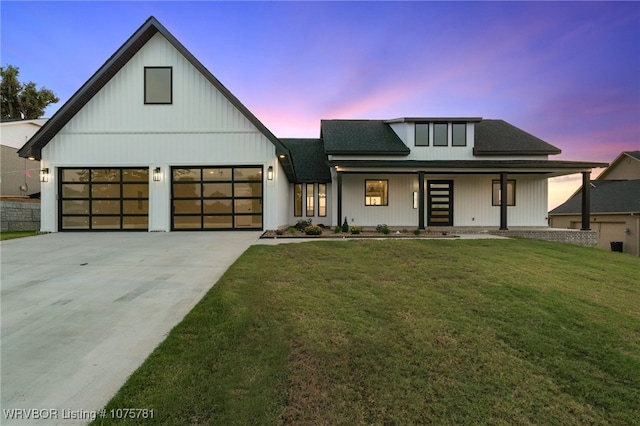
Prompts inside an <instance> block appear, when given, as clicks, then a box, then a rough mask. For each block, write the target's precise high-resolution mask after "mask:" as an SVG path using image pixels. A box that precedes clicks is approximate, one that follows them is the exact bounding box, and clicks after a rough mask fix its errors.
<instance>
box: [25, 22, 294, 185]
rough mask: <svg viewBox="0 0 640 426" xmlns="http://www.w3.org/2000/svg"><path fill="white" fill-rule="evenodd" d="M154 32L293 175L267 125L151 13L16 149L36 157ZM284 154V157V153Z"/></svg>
mask: <svg viewBox="0 0 640 426" xmlns="http://www.w3.org/2000/svg"><path fill="white" fill-rule="evenodd" d="M157 33H160V34H162V36H163V37H164V38H165V39H166V40H167V41H168V42H169V43H170V44H171V45H172V46H173V47H174V48H175V49H176V50H177V51H178V52H179V53H180V54H181V55H182V56H183V57H184V58H185V59H186V60H187V61H189V62H190V63H191V65H193V66H194V67H195V68H196V69H197V70H198V71H199V72H200V73H201V74H202V75H203V76H204V77H205V78H206V79H207V80H209V82H210V83H211V84H212V85H213V86H214V87H215V88H216V89H217V90H218V91H219V92H220V93H221V94H222V95H223V96H224V97H225V98H227V100H228V101H229V102H231V104H233V106H234V107H236V108H237V109H238V110H239V111H240V112H241V113H242V114H243V115H244V116H245V117H246V118H247V119H248V120H249V121H250V122H251V123H252V124H253V125H254V126H255V127H256V128H257V129H258V130H259V131H260V132H261V133H262V134H263V135H264V136H265V137H266V138H267V139H268V140H269V141H271V143H273V144H274V145H275V147H276V155H277V156H278V157H279V158H280V162H281V164H282V166H283V168H284V170H285V173H286V174H287V177H288V178H291V179H293V178H294V172H293V164H292V163H291V162H290V158H291V155H290V153H289V150H288V149H287V147H286V146H285V145H283V144H282V142H280V140H279V139H278V138H277V137H276V136H275V135H274V134H273V133H271V131H270V130H269V129H267V128H266V127H265V126H264V124H262V123H261V122H260V120H258V118H257V117H256V116H255V115H253V114H252V113H251V111H249V110H248V109H247V107H245V106H244V105H243V104H242V103H241V102H240V101H239V100H238V98H236V97H235V96H234V95H233V94H232V93H231V92H230V91H229V89H227V88H226V87H225V86H224V85H223V84H222V83H220V81H219V80H218V79H217V78H215V77H214V76H213V74H211V72H210V71H209V70H208V69H207V68H206V67H205V66H204V65H202V63H201V62H200V61H198V59H196V57H195V56H193V54H192V53H191V52H189V51H188V50H187V49H186V48H185V47H184V46H183V45H182V43H180V42H179V41H178V39H176V38H175V37H174V36H173V35H172V34H171V33H170V32H169V31H168V30H167V29H166V28H165V27H164V26H163V25H162V24H161V23H160V22H159V21H158V20H157V19H156V18H155V17H154V16H150V17H149V18H148V19H147V20H146V21H145V22H144V23H143V24H142V25H141V26H140V27H139V28H138V29H137V30H136V31H135V32H134V33H133V34H132V35H131V37H129V38H128V39H127V41H125V42H124V44H123V45H122V46H120V48H119V49H118V50H116V51H115V53H114V54H113V55H111V57H109V59H107V61H106V62H105V63H104V64H103V65H102V66H101V67H100V68H98V70H97V71H96V72H95V73H94V74H93V75H92V76H91V77H90V78H89V80H87V81H86V82H85V83H84V84H83V85H82V86H81V87H80V89H78V91H77V92H76V93H74V94H73V95H72V96H71V97H70V98H69V100H68V101H67V102H66V103H65V104H64V105H63V106H62V107H61V108H60V109H59V110H58V111H57V112H56V113H55V114H54V115H53V117H51V119H50V120H49V121H47V123H46V124H45V125H44V126H42V127H41V128H40V130H38V132H36V134H35V135H33V137H32V138H31V139H30V140H29V141H28V142H27V143H26V144H25V145H24V146H23V147H22V148H20V150H19V151H18V155H20V156H21V157H24V158H29V157H34V158H35V159H37V160H39V159H41V157H42V148H44V147H45V146H46V145H47V144H48V143H49V142H50V141H51V139H53V138H54V137H55V136H56V135H57V134H58V132H59V131H60V130H62V128H63V127H64V126H65V125H66V124H67V123H68V122H69V121H70V120H71V119H72V118H73V117H74V116H75V115H76V114H77V113H78V112H79V111H80V110H81V109H82V108H83V107H84V106H85V105H86V104H87V103H88V102H89V101H90V100H91V99H92V98H93V97H94V96H95V95H96V94H97V93H98V92H99V91H100V90H101V89H102V88H103V87H104V86H105V85H106V84H107V83H108V82H109V81H110V80H111V79H112V78H113V77H114V76H115V75H116V74H118V72H119V71H120V70H121V69H122V68H123V67H124V66H125V65H126V64H127V63H128V62H129V61H130V60H131V58H133V56H134V55H135V54H136V53H138V52H139V51H140V49H142V47H144V46H145V45H146V44H147V42H148V41H149V40H150V39H151V38H152V37H153V36H154V35H156V34H157ZM283 155H284V157H283Z"/></svg>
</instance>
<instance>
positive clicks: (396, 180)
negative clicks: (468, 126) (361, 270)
mask: <svg viewBox="0 0 640 426" xmlns="http://www.w3.org/2000/svg"><path fill="white" fill-rule="evenodd" d="M369 179H372V180H379V179H382V180H388V181H389V185H388V188H389V189H388V199H389V203H388V205H387V206H365V193H364V191H365V180H369ZM496 179H497V176H492V175H442V174H440V175H429V174H426V175H425V188H426V187H427V183H428V182H429V181H430V180H453V199H454V202H453V225H454V226H471V227H473V226H491V227H498V226H500V207H499V206H494V205H492V188H493V185H492V181H493V180H496ZM509 179H515V180H516V205H515V206H509V207H508V209H507V217H508V226H542V227H546V226H547V208H546V199H547V197H546V194H547V181H546V179H540V178H539V177H538V176H535V175H517V176H516V175H514V176H510V177H509ZM418 189H419V188H418V175H417V174H415V175H414V174H378V173H375V174H374V173H372V174H345V175H343V194H349V196H348V197H344V199H343V200H342V215H343V218H341V219H340V223H341V222H342V220H344V216H346V217H347V219H348V221H349V224H350V225H360V226H367V227H370V226H376V225H378V224H383V223H384V224H387V225H389V226H402V227H407V228H410V227H417V225H418V214H419V213H418V209H417V208H413V192H414V191H418ZM425 191H426V190H425ZM427 202H428V201H427V197H426V194H425V209H424V212H425V224H426V223H427V218H426V215H427V214H428V213H427V212H428V208H427V205H426V204H427Z"/></svg>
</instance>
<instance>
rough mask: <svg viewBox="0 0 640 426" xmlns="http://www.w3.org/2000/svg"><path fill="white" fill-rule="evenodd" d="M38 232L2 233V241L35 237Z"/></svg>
mask: <svg viewBox="0 0 640 426" xmlns="http://www.w3.org/2000/svg"><path fill="white" fill-rule="evenodd" d="M37 234H38V231H4V232H0V241H4V240H13V239H15V238H23V237H33V236H34V235H37Z"/></svg>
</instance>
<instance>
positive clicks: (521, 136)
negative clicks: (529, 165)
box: [473, 119, 562, 155]
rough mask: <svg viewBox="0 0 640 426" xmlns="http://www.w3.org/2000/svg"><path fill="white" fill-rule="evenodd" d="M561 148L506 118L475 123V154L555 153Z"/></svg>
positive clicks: (559, 151)
mask: <svg viewBox="0 0 640 426" xmlns="http://www.w3.org/2000/svg"><path fill="white" fill-rule="evenodd" d="M561 152H562V151H561V150H560V149H559V148H556V147H555V146H553V145H551V144H549V143H547V142H545V141H543V140H542V139H540V138H537V137H535V136H533V135H532V134H530V133H527V132H525V131H524V130H522V129H519V128H517V127H516V126H514V125H512V124H509V123H507V122H506V121H504V120H484V119H483V120H482V121H481V122H479V123H476V125H475V141H474V148H473V154H474V155H536V154H537V155H554V154H560V153H561Z"/></svg>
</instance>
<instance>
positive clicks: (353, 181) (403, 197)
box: [339, 173, 418, 227]
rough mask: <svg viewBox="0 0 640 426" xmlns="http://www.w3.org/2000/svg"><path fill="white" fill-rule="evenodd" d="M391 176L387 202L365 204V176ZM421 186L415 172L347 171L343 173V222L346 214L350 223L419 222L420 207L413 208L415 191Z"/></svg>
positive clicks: (403, 224)
mask: <svg viewBox="0 0 640 426" xmlns="http://www.w3.org/2000/svg"><path fill="white" fill-rule="evenodd" d="M368 179H373V180H378V179H380V180H389V185H388V188H389V191H388V197H389V200H388V201H389V203H388V205H387V206H365V204H364V199H365V193H364V190H365V183H364V181H365V180H368ZM417 190H418V175H417V174H415V175H413V174H395V175H385V174H374V173H371V174H344V175H343V176H342V197H343V199H342V216H343V217H342V218H340V220H339V223H340V224H342V222H343V221H344V216H346V217H347V220H348V221H349V225H358V226H376V225H379V224H386V225H389V226H411V225H413V226H415V227H417V226H418V209H414V208H413V191H417Z"/></svg>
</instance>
